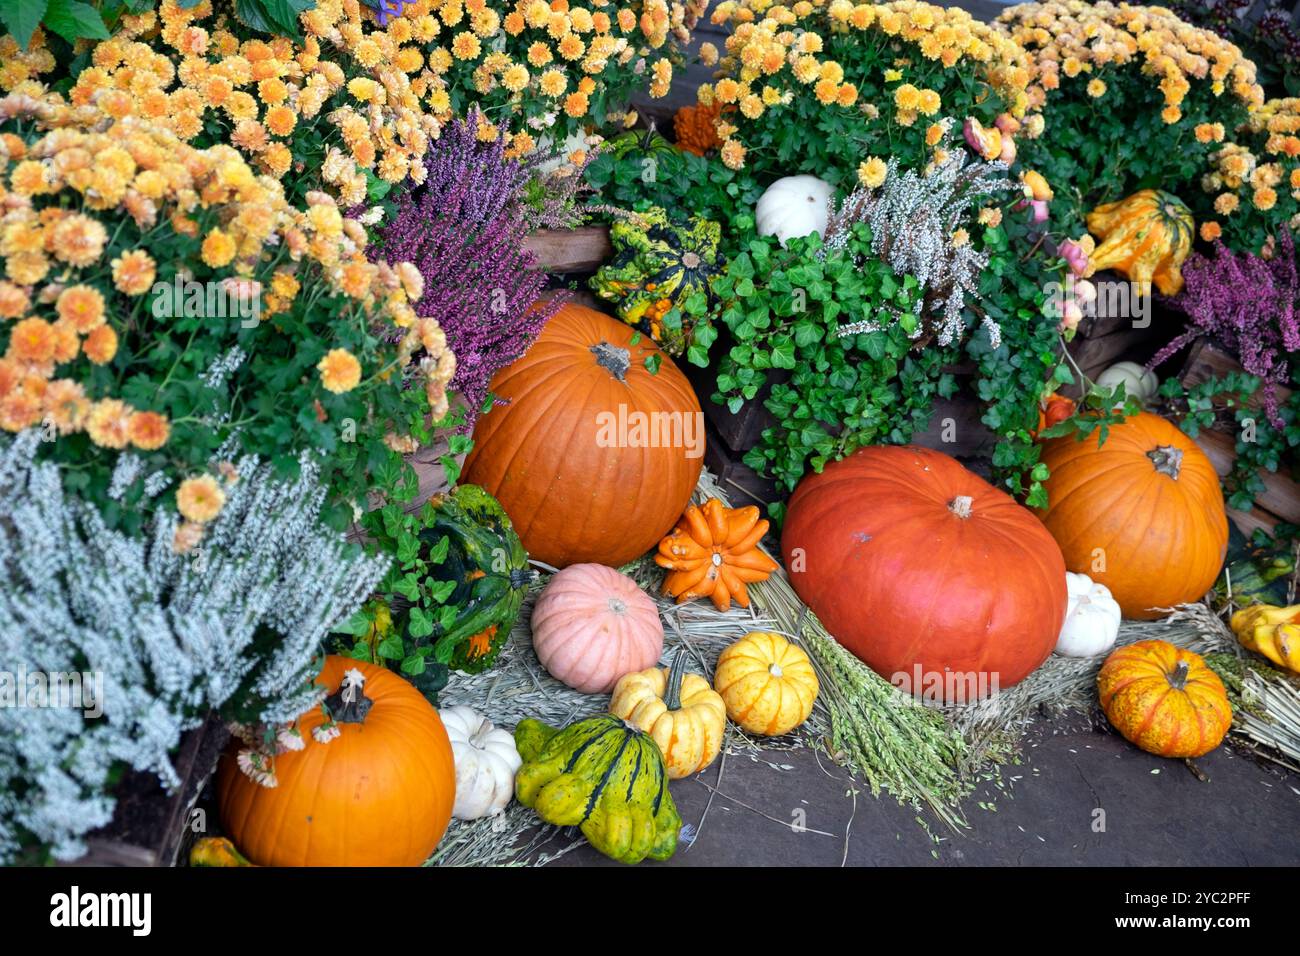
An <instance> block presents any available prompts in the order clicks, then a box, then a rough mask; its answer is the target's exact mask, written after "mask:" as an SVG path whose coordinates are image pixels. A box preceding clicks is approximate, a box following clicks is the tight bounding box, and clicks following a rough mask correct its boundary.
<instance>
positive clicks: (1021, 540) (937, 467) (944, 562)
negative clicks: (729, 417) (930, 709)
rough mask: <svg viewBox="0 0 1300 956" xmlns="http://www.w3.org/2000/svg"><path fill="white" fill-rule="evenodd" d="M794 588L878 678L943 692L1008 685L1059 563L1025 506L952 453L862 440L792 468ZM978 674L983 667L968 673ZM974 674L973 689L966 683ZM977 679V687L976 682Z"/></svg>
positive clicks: (1042, 656)
mask: <svg viewBox="0 0 1300 956" xmlns="http://www.w3.org/2000/svg"><path fill="white" fill-rule="evenodd" d="M781 550H782V553H783V554H784V557H785V566H786V568H787V569H788V571H789V574H790V581H791V583H792V584H793V585H794V589H795V591H797V592H798V594H799V597H800V598H802V599H803V601H804V603H805V604H807V605H808V606H809V607H810V608H811V609H812V610H813V612H814V613H816V615H817V616H818V617H819V618H820V619H821V622H822V623H823V624H824V625H826V628H827V629H828V630H829V631H830V632H831V634H833V635H834V636H835V639H836V640H837V641H839V642H840V643H841V644H843V645H844V646H845V647H847V648H848V649H849V650H850V651H852V652H853V653H854V654H856V655H857V656H858V657H859V658H860V659H861V660H863V661H864V662H865V663H866V664H867V665H868V666H870V667H871V668H872V669H874V670H875V671H876V672H878V673H879V674H881V675H882V676H884V677H885V678H886V679H891V678H893V676H894V675H897V674H902V675H905V676H906V678H907V682H908V684H909V685H914V684H915V683H916V673H917V672H916V668H917V667H919V668H920V671H921V681H922V682H923V683H922V686H919V687H915V688H914V690H915V691H916V692H920V691H921V690H922V689H923V687H930V686H933V684H934V682H935V675H937V676H939V677H942V675H944V674H945V672H948V671H953V672H958V673H959V674H960V675H962V676H963V677H965V676H967V675H969V676H970V677H974V678H975V681H974V682H972V681H970V680H963V681H962V686H963V687H964V688H965V689H964V690H963V689H961V688H959V687H957V685H956V683H955V682H954V680H949V679H943V680H942V681H941V683H942V685H943V688H944V696H945V697H956V696H958V695H962V696H968V695H974V694H976V693H981V694H982V693H987V692H988V691H990V690H992V689H993V686H992V683H993V679H994V677H995V676H996V680H997V682H998V687H1002V688H1005V687H1009V686H1010V685H1012V684H1014V683H1016V681H1019V680H1021V679H1022V678H1024V677H1025V676H1026V675H1028V674H1029V673H1030V672H1031V671H1033V670H1034V669H1035V668H1037V667H1038V665H1040V664H1042V663H1043V661H1045V660H1046V659H1047V656H1048V655H1049V654H1051V653H1052V648H1053V647H1054V646H1055V645H1056V639H1057V637H1058V636H1059V635H1060V632H1061V625H1062V623H1063V622H1064V621H1065V610H1066V590H1065V562H1064V561H1062V560H1061V552H1060V549H1059V548H1057V546H1056V542H1055V541H1053V540H1052V537H1051V535H1049V534H1048V533H1047V532H1046V530H1045V529H1044V528H1043V526H1042V524H1041V523H1040V522H1039V521H1038V520H1037V519H1036V518H1035V517H1034V515H1033V513H1032V512H1030V511H1029V510H1028V509H1026V508H1024V507H1022V506H1021V505H1019V504H1017V503H1016V502H1015V501H1014V500H1012V498H1011V497H1010V496H1009V495H1007V494H1004V493H1003V492H1001V491H999V490H998V489H997V488H994V487H993V486H992V485H990V484H989V483H988V482H986V481H984V480H983V479H982V478H980V477H979V476H978V475H975V474H973V473H971V472H969V471H967V470H966V469H965V468H963V467H962V466H961V465H960V464H959V463H958V462H956V461H955V460H953V459H952V458H949V457H948V456H947V455H944V454H942V453H940V452H937V451H931V450H930V449H928V448H917V447H913V446H910V445H908V446H901V447H900V446H881V447H872V448H862V449H859V450H858V451H857V452H854V453H853V454H852V455H850V456H849V457H848V458H845V459H843V460H842V461H837V462H832V463H830V464H829V465H827V466H826V469H825V470H824V471H823V472H822V473H821V474H820V475H818V474H811V475H808V476H806V477H805V478H804V479H803V481H801V482H800V483H799V487H798V488H796V489H795V492H794V495H793V496H792V497H791V498H790V502H789V505H788V508H787V513H786V520H785V529H784V531H783V532H782V536H781ZM979 678H983V680H982V681H980V680H979ZM972 684H974V686H972ZM976 688H978V690H977V689H976Z"/></svg>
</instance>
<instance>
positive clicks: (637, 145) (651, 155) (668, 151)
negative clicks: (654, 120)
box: [601, 124, 677, 160]
mask: <svg viewBox="0 0 1300 956" xmlns="http://www.w3.org/2000/svg"><path fill="white" fill-rule="evenodd" d="M601 152H603V153H608V154H609V155H610V156H613V157H614V158H615V159H628V158H630V157H632V158H641V159H643V160H657V159H658V158H659V157H669V156H674V155H676V153H677V147H676V146H674V145H673V144H672V143H670V142H668V140H666V139H664V138H663V136H661V135H660V134H659V132H658V131H657V130H656V129H655V128H654V125H653V124H652V125H650V126H648V127H647V128H645V129H629V130H625V131H623V132H622V133H619V134H618V135H617V136H613V137H611V138H610V139H609V140H608V141H607V142H606V143H605V145H604V148H603V149H602V150H601Z"/></svg>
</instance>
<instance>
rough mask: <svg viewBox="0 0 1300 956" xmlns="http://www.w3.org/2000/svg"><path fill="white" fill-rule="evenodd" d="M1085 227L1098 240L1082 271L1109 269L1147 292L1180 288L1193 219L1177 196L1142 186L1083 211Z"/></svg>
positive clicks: (1169, 291)
mask: <svg viewBox="0 0 1300 956" xmlns="http://www.w3.org/2000/svg"><path fill="white" fill-rule="evenodd" d="M1087 221H1088V231H1089V232H1090V233H1092V234H1093V235H1094V236H1096V237H1097V239H1098V240H1099V244H1098V246H1097V248H1096V249H1095V250H1094V251H1093V253H1092V255H1091V256H1089V257H1088V274H1089V275H1091V274H1092V273H1094V272H1096V271H1098V270H1100V269H1114V270H1115V271H1116V272H1118V273H1119V274H1120V275H1122V276H1124V277H1125V278H1127V279H1129V280H1130V281H1132V282H1137V283H1140V284H1141V286H1142V289H1143V290H1144V291H1146V292H1147V293H1148V294H1149V291H1150V287H1151V283H1152V282H1154V283H1155V286H1156V288H1157V289H1159V290H1160V292H1161V294H1162V295H1176V294H1177V293H1178V292H1180V291H1181V290H1182V288H1183V272H1182V266H1183V262H1184V261H1185V260H1186V259H1187V255H1188V253H1189V252H1191V251H1192V238H1193V235H1194V230H1195V228H1196V223H1195V222H1194V221H1193V220H1192V212H1191V210H1190V209H1188V208H1187V206H1186V204H1185V203H1183V201H1182V200H1181V199H1179V198H1178V197H1177V196H1174V195H1173V194H1172V193H1167V192H1164V191H1163V190H1160V189H1142V190H1139V191H1138V192H1135V193H1134V194H1133V195H1131V196H1129V197H1128V198H1126V199H1121V200H1119V202H1112V203H1106V204H1104V205H1101V206H1098V207H1097V208H1096V209H1094V210H1093V211H1092V212H1090V213H1088V217H1087Z"/></svg>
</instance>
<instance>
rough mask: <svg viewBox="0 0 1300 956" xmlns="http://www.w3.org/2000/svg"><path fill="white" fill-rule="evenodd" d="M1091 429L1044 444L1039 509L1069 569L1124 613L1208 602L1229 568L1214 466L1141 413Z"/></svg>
mask: <svg viewBox="0 0 1300 956" xmlns="http://www.w3.org/2000/svg"><path fill="white" fill-rule="evenodd" d="M1098 441H1099V439H1098V436H1097V434H1096V433H1095V432H1094V434H1093V435H1092V436H1090V437H1088V438H1086V439H1084V440H1083V441H1078V440H1076V439H1075V438H1074V437H1072V436H1066V437H1063V438H1053V439H1050V440H1049V441H1047V442H1045V443H1044V445H1043V455H1042V461H1043V463H1044V464H1046V465H1047V467H1048V468H1050V469H1051V472H1052V474H1051V477H1050V478H1048V480H1047V481H1046V482H1045V483H1044V487H1045V489H1046V490H1047V496H1048V505H1047V510H1046V511H1044V512H1043V513H1042V514H1041V517H1042V520H1043V523H1044V524H1045V525H1046V526H1047V530H1048V531H1050V532H1051V533H1052V537H1054V538H1055V539H1056V542H1057V544H1059V545H1060V546H1061V553H1062V554H1063V555H1064V556H1065V566H1066V567H1067V568H1069V569H1070V570H1071V571H1074V572H1077V573H1080V574H1086V575H1088V576H1089V577H1090V578H1092V579H1093V581H1095V582H1097V583H1098V584H1104V585H1106V587H1108V588H1110V593H1111V594H1112V595H1114V597H1115V600H1116V601H1118V602H1119V606H1120V609H1121V610H1123V612H1124V616H1125V617H1132V618H1142V619H1148V620H1149V619H1152V618H1157V617H1160V616H1161V612H1160V611H1158V610H1155V609H1156V608H1169V607H1174V606H1175V605H1178V604H1183V603H1186V602H1188V601H1195V600H1198V599H1199V598H1201V597H1202V596H1203V595H1204V594H1205V592H1206V591H1208V590H1209V589H1210V588H1211V587H1212V586H1213V585H1214V581H1215V579H1216V578H1217V577H1218V576H1219V571H1220V570H1221V569H1222V567H1223V557H1224V554H1225V553H1226V552H1227V547H1228V519H1227V515H1226V514H1225V513H1224V510H1223V492H1222V491H1220V490H1219V478H1218V475H1216V474H1215V472H1214V466H1213V465H1211V464H1210V460H1209V459H1208V458H1206V457H1205V453H1204V452H1202V451H1201V449H1200V448H1198V447H1197V446H1196V443H1195V442H1194V441H1192V440H1191V439H1190V438H1188V437H1187V436H1186V435H1184V434H1183V433H1182V432H1181V431H1180V430H1179V429H1178V428H1177V426H1175V425H1172V424H1170V423H1169V422H1167V421H1165V420H1164V419H1163V418H1161V417H1160V416H1158V415H1152V414H1150V413H1148V412H1142V413H1141V414H1138V415H1135V416H1133V417H1132V418H1129V419H1127V420H1126V421H1125V422H1123V423H1122V424H1119V425H1112V426H1111V427H1110V431H1109V434H1108V435H1107V437H1106V441H1105V442H1104V443H1102V444H1100V445H1099V444H1098Z"/></svg>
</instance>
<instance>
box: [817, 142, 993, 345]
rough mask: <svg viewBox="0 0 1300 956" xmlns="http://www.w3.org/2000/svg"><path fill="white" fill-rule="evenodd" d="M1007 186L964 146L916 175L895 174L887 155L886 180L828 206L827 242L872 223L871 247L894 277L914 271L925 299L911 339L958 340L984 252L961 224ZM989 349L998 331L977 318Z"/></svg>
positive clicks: (834, 244) (838, 244)
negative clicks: (894, 274) (928, 336)
mask: <svg viewBox="0 0 1300 956" xmlns="http://www.w3.org/2000/svg"><path fill="white" fill-rule="evenodd" d="M1011 188H1012V184H1011V183H1010V182H1009V181H1008V180H1007V166H1006V164H1005V163H1001V162H993V163H986V162H970V161H969V155H968V154H967V153H966V151H965V150H963V149H950V150H948V151H947V156H946V157H945V158H944V160H943V162H941V163H934V164H931V166H930V167H929V168H928V169H926V170H925V172H923V173H919V172H917V171H915V170H908V171H907V172H904V173H900V172H899V170H898V160H897V159H891V160H890V161H889V165H888V172H887V174H886V176H885V181H884V183H883V184H881V186H880V187H879V188H877V189H874V190H868V189H856V190H854V191H853V192H852V193H851V194H850V195H849V196H848V197H847V198H846V199H845V200H844V201H843V202H841V203H840V204H839V205H838V206H837V207H833V208H832V209H831V215H830V222H829V223H828V224H827V228H826V242H825V247H826V248H827V249H828V250H834V249H838V248H842V247H843V246H844V245H845V244H846V243H847V242H848V239H849V234H850V231H851V229H852V227H853V225H854V224H855V223H859V222H863V223H866V224H867V225H868V226H869V227H870V228H871V250H872V252H873V253H874V254H875V256H876V257H877V258H879V259H880V260H882V261H883V262H886V263H888V264H889V266H890V268H892V269H893V270H894V272H895V273H897V274H898V275H899V276H904V275H911V276H914V277H915V278H916V280H917V282H918V283H920V286H921V291H922V294H923V295H924V296H925V311H926V315H923V316H920V318H922V319H925V321H923V322H922V323H921V324H920V325H918V326H917V330H916V332H915V333H914V334H913V338H917V339H919V338H921V337H922V336H926V335H932V336H934V337H935V338H936V339H937V341H938V343H939V344H940V345H951V344H952V343H954V342H956V341H958V340H960V338H961V336H962V333H963V332H964V331H965V327H966V323H965V319H964V317H963V312H964V310H965V308H966V296H967V295H972V296H973V295H976V294H977V293H978V291H979V277H980V272H981V271H982V270H983V269H984V267H985V266H987V265H988V257H987V256H986V255H984V254H982V253H980V252H977V251H976V250H975V249H974V248H973V247H972V245H971V243H970V239H969V236H968V235H967V234H966V232H965V230H964V229H963V224H965V223H968V222H970V221H972V219H973V218H974V217H973V215H972V213H973V211H974V210H975V208H976V207H977V206H978V205H982V204H983V203H984V201H985V200H986V199H987V198H988V197H991V196H995V195H996V194H998V193H1001V192H1004V191H1006V190H1009V189H1011ZM982 324H983V325H984V327H985V328H986V329H988V333H989V338H990V339H991V340H992V343H993V347H994V348H997V346H998V344H999V343H1000V342H1001V340H1002V329H1001V328H999V326H998V324H997V323H996V322H994V321H993V320H992V319H990V318H988V317H985V318H984V319H983V323H982Z"/></svg>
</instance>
